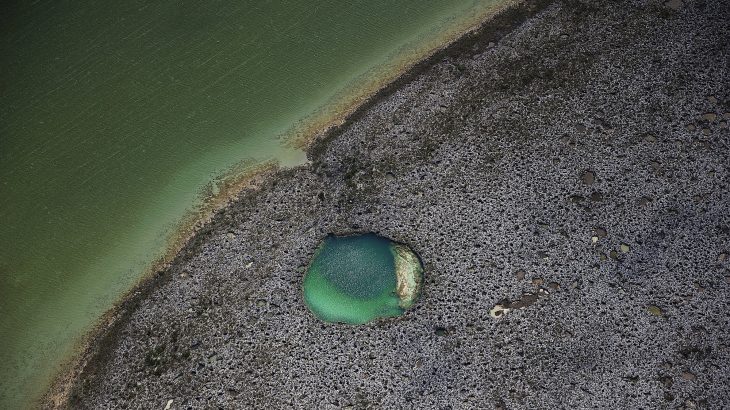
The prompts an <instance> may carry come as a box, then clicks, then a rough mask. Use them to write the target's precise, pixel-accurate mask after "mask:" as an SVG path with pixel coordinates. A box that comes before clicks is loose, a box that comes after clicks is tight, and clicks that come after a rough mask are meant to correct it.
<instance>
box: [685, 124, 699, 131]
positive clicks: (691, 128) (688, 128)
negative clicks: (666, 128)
mask: <svg viewBox="0 0 730 410" xmlns="http://www.w3.org/2000/svg"><path fill="white" fill-rule="evenodd" d="M696 129H697V127H695V126H694V124H687V131H694V130H696Z"/></svg>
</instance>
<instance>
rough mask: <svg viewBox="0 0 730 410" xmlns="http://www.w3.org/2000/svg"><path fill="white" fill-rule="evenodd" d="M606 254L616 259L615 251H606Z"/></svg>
mask: <svg viewBox="0 0 730 410" xmlns="http://www.w3.org/2000/svg"><path fill="white" fill-rule="evenodd" d="M608 256H609V257H610V258H611V259H614V260H615V259H618V252H616V251H611V252H609V253H608Z"/></svg>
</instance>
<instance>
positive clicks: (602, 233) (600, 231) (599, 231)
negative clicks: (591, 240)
mask: <svg viewBox="0 0 730 410" xmlns="http://www.w3.org/2000/svg"><path fill="white" fill-rule="evenodd" d="M594 233H595V235H596V236H597V237H598V239H602V238H605V237H606V236H608V232H607V231H606V230H605V229H603V228H599V227H596V228H595V230H594Z"/></svg>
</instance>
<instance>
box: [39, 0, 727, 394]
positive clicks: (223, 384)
mask: <svg viewBox="0 0 730 410" xmlns="http://www.w3.org/2000/svg"><path fill="white" fill-rule="evenodd" d="M729 22H730V4H728V3H727V2H725V1H723V0H694V1H689V0H685V1H679V0H671V1H669V2H664V1H653V0H646V1H639V0H636V1H615V2H605V1H567V0H566V1H542V2H524V3H521V4H518V5H516V6H514V7H513V8H511V9H510V10H508V11H506V12H504V13H502V14H500V15H499V16H497V17H496V18H495V19H494V20H493V21H492V22H490V23H487V25H486V26H485V27H484V28H483V29H482V30H481V31H480V32H478V33H475V34H474V35H471V36H468V37H467V38H465V39H463V40H461V41H460V42H459V43H458V44H456V45H454V46H453V47H451V48H449V49H447V50H445V51H444V52H443V53H441V54H439V55H438V56H437V58H434V59H432V60H431V61H429V62H428V63H424V64H423V65H421V66H419V67H417V68H416V69H414V70H413V71H412V72H411V73H409V74H407V75H406V76H404V77H403V79H401V80H400V81H399V82H398V83H397V84H395V85H393V86H391V87H389V88H388V89H386V90H384V91H383V92H382V93H381V94H380V95H378V98H377V99H374V100H373V101H372V102H371V103H369V104H368V105H367V106H365V107H363V108H362V109H361V110H360V111H358V112H357V113H356V114H355V115H353V116H352V118H351V119H350V120H349V121H348V122H346V123H345V124H344V125H343V126H341V127H339V128H338V129H336V130H333V131H332V132H330V133H329V134H328V135H327V136H325V137H323V138H321V139H320V140H318V141H317V142H315V144H314V145H313V146H312V147H311V148H310V149H309V151H308V155H309V157H310V160H311V164H309V165H307V166H302V167H299V168H296V169H285V170H279V171H276V172H274V173H271V174H270V176H269V177H268V178H267V179H266V180H265V182H264V183H262V184H261V186H260V187H258V188H257V189H251V190H249V191H247V192H246V193H245V194H243V195H241V197H240V199H239V200H237V201H236V202H235V203H233V204H231V205H230V206H228V207H227V208H225V209H224V210H222V211H220V212H219V213H218V214H217V215H216V216H215V217H214V218H213V220H212V221H211V222H210V223H209V224H208V225H207V226H206V227H205V228H203V229H202V230H201V231H200V233H199V234H198V235H196V236H195V237H194V238H193V239H192V240H191V241H190V243H189V244H188V245H187V246H186V247H185V248H184V249H183V251H182V252H181V253H180V254H179V255H178V257H177V258H176V259H175V261H174V262H173V263H172V265H171V266H170V267H169V268H167V269H165V270H164V271H161V272H159V274H158V275H157V276H156V277H155V278H152V279H151V280H149V281H147V282H146V283H145V284H143V285H142V286H140V288H139V289H138V290H137V291H136V292H135V293H133V294H132V295H131V297H130V298H129V299H128V300H127V301H126V302H124V303H123V304H122V305H121V306H120V307H119V309H117V310H116V311H115V312H114V314H113V316H112V317H110V325H109V326H108V328H106V329H104V330H103V332H102V333H100V334H99V335H97V338H96V339H95V341H94V343H93V344H92V345H91V347H90V348H89V350H88V351H87V352H86V356H85V359H86V361H85V366H83V367H82V368H80V369H78V370H79V373H78V374H75V375H73V376H74V377H75V379H74V382H73V388H72V389H71V392H70V394H69V395H68V396H63V401H61V402H60V403H59V402H57V403H55V404H51V403H48V404H47V405H48V406H50V407H69V408H80V409H87V408H88V409H92V408H93V409H102V408H114V409H121V408H134V409H136V408H144V409H149V408H159V409H163V408H170V409H188V408H190V409H199V408H274V409H279V408H307V409H314V408H317V409H326V408H357V409H359V408H444V409H445V408H453V409H463V408H475V409H485V408H487V409H488V408H494V409H516V408H525V409H534V408H547V409H552V408H616V409H624V408H713V409H714V408H722V407H723V406H727V405H728V403H730V372H728V370H727V369H728V368H730V350H729V349H730V330H728V329H730V131H729V130H728V123H729V122H730V90H729V86H730V80H729V79H730V42H728V39H730V24H729ZM353 232H375V233H378V234H380V235H383V236H386V237H389V238H391V239H393V240H395V241H398V242H401V243H405V244H407V245H408V246H409V247H411V248H412V249H413V250H414V251H415V252H416V253H418V255H420V257H421V258H422V261H423V263H424V268H425V271H424V283H423V292H422V295H421V297H420V299H419V300H418V301H417V302H416V304H415V305H414V306H413V307H412V308H411V309H410V310H408V311H407V312H406V314H405V315H404V316H402V317H398V318H392V319H387V320H379V321H376V322H373V323H370V324H366V325H362V326H351V325H345V324H326V323H323V322H320V321H319V320H317V319H316V318H315V317H314V316H313V315H312V314H311V313H310V312H309V311H308V310H307V308H306V306H305V304H304V302H303V299H302V292H301V285H302V277H303V274H304V271H305V269H306V266H307V264H308V262H309V260H310V258H311V257H312V255H313V253H314V251H315V250H316V247H317V245H318V244H319V243H320V241H321V240H322V239H323V238H324V237H326V235H328V234H331V233H334V234H347V233H353ZM498 305H499V306H502V308H503V309H502V310H499V312H500V314H499V315H495V314H491V315H490V311H491V312H494V310H493V309H494V308H495V306H498Z"/></svg>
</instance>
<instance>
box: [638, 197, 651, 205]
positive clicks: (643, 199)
mask: <svg viewBox="0 0 730 410" xmlns="http://www.w3.org/2000/svg"><path fill="white" fill-rule="evenodd" d="M651 201H652V199H651V198H650V197H648V196H642V197H641V198H639V206H646V205H647V204H649V202H651Z"/></svg>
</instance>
